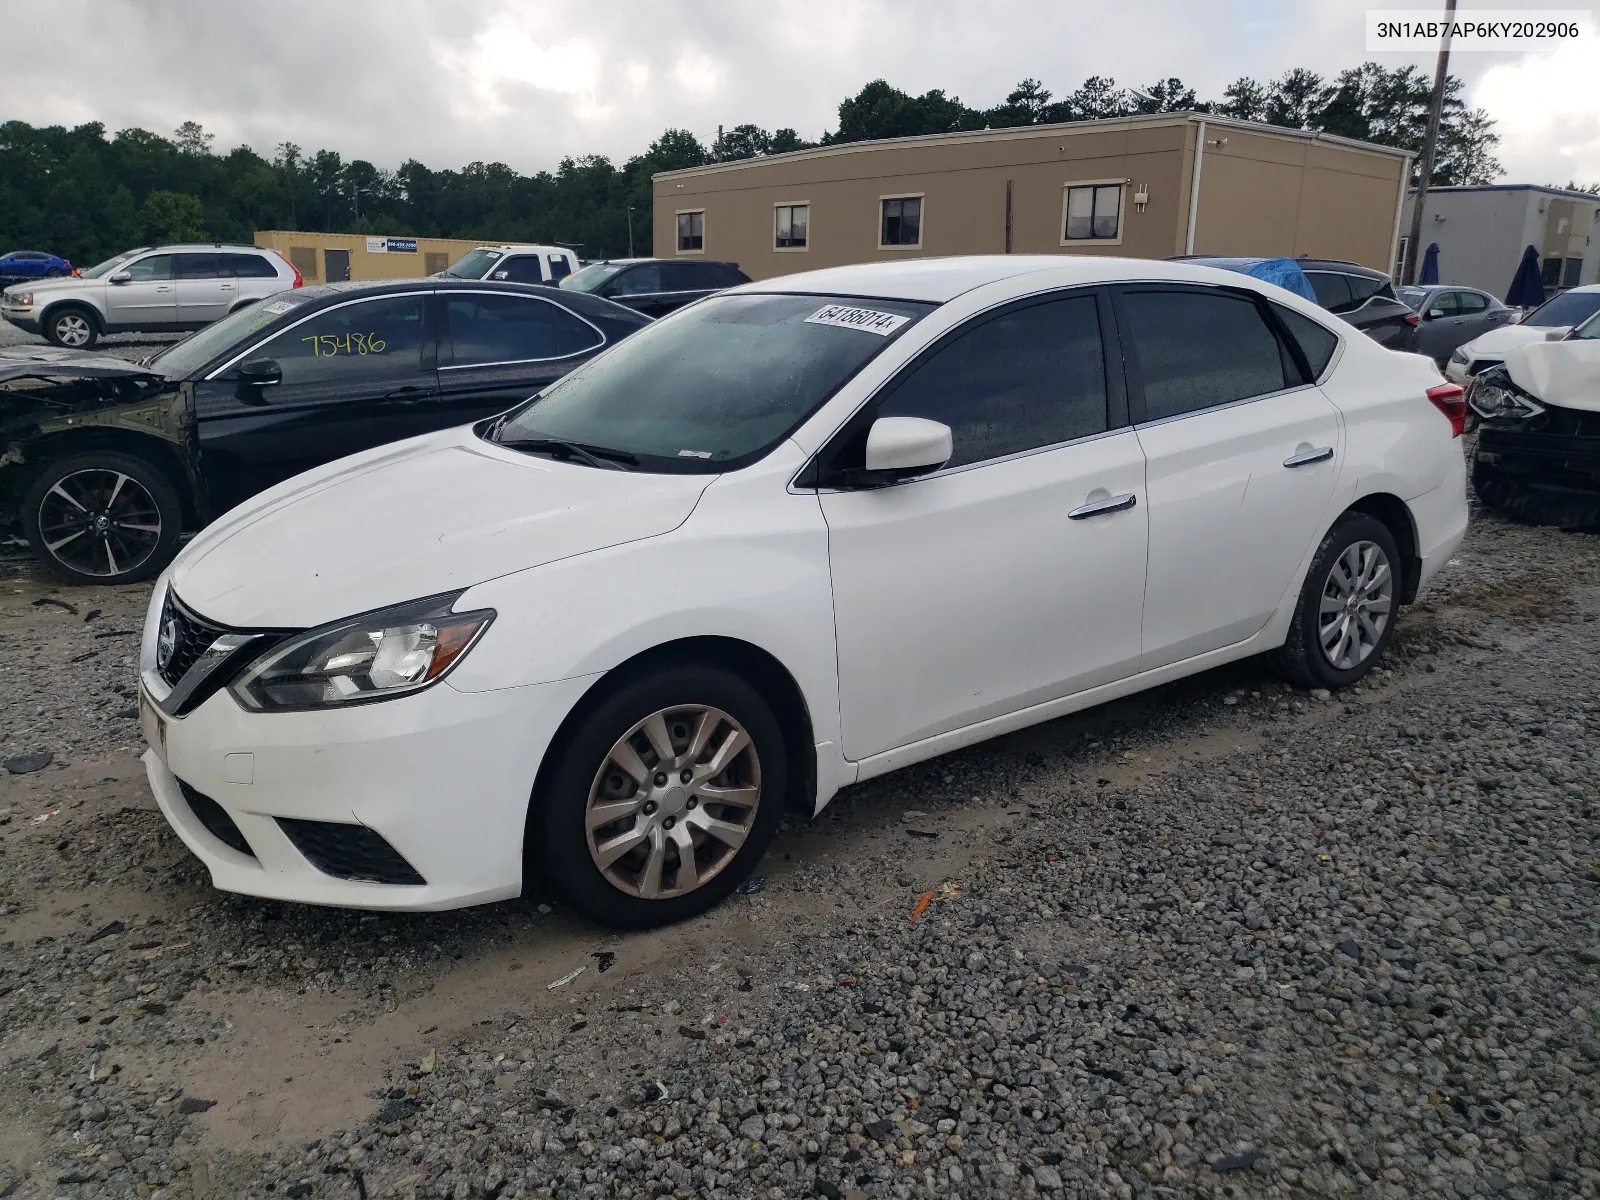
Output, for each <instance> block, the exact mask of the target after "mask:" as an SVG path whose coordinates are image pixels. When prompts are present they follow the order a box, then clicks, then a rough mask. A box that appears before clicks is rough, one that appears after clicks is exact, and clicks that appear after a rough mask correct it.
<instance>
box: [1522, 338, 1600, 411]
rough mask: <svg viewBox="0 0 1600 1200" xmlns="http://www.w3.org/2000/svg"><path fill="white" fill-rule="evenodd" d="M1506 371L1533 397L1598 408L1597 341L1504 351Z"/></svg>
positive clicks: (1599, 346) (1599, 365)
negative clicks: (1505, 353) (1507, 352)
mask: <svg viewBox="0 0 1600 1200" xmlns="http://www.w3.org/2000/svg"><path fill="white" fill-rule="evenodd" d="M1506 371H1507V373H1508V374H1510V376H1511V381H1512V382H1513V383H1515V384H1516V385H1517V386H1518V387H1519V388H1521V389H1522V390H1523V391H1525V392H1527V393H1528V395H1530V396H1532V397H1534V398H1535V399H1536V400H1541V401H1543V402H1544V403H1546V404H1554V405H1557V406H1559V407H1561V408H1581V409H1583V410H1585V411H1586V412H1600V341H1590V340H1588V339H1585V340H1583V341H1578V342H1536V343H1534V344H1533V345H1531V346H1523V347H1522V348H1521V349H1519V350H1514V351H1512V352H1511V353H1510V354H1508V355H1506Z"/></svg>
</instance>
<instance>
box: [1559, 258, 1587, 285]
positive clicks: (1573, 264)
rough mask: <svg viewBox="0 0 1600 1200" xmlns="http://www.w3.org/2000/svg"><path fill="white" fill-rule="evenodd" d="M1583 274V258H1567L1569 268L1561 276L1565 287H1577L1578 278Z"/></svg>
mask: <svg viewBox="0 0 1600 1200" xmlns="http://www.w3.org/2000/svg"><path fill="white" fill-rule="evenodd" d="M1582 274H1583V259H1581V258H1569V259H1567V269H1566V271H1565V273H1563V274H1562V276H1561V286H1562V287H1564V288H1575V287H1577V286H1578V279H1579V277H1580V276H1581V275H1582Z"/></svg>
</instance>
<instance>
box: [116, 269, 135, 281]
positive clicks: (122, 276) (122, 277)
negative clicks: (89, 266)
mask: <svg viewBox="0 0 1600 1200" xmlns="http://www.w3.org/2000/svg"><path fill="white" fill-rule="evenodd" d="M132 278H133V272H132V271H118V272H116V273H115V274H113V275H112V276H111V282H112V283H127V282H128V281H129V280H131V279H132Z"/></svg>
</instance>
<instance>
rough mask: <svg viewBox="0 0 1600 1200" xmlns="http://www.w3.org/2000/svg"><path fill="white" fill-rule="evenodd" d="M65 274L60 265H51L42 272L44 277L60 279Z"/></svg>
mask: <svg viewBox="0 0 1600 1200" xmlns="http://www.w3.org/2000/svg"><path fill="white" fill-rule="evenodd" d="M65 274H66V272H65V271H63V270H62V269H61V268H60V267H51V268H50V269H49V270H48V271H46V272H45V273H44V277H45V278H46V279H60V278H61V277H62V276H63V275H65Z"/></svg>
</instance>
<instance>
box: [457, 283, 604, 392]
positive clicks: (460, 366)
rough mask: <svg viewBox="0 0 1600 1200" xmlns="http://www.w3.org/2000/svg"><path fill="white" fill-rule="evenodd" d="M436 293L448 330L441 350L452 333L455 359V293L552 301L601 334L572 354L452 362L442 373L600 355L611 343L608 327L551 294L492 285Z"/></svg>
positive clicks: (543, 301) (546, 302) (541, 301)
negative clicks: (452, 319)
mask: <svg viewBox="0 0 1600 1200" xmlns="http://www.w3.org/2000/svg"><path fill="white" fill-rule="evenodd" d="M432 294H433V295H435V296H438V297H439V298H440V308H441V309H442V310H443V311H442V312H441V313H440V316H441V317H443V318H444V329H443V330H441V331H440V335H439V338H438V342H439V346H440V349H443V348H444V335H445V334H447V333H448V334H449V336H450V356H451V357H452V358H454V357H455V353H456V339H455V334H454V332H452V331H451V329H450V312H449V305H450V297H451V296H513V297H515V298H516V299H518V300H533V301H535V302H536V303H539V304H548V305H550V307H551V308H559V309H560V310H561V311H562V312H564V313H567V314H569V315H570V316H574V317H576V318H577V319H578V320H580V321H582V322H583V323H584V324H585V325H587V326H588V327H589V328H590V329H592V330H594V331H595V332H596V333H598V334H599V335H600V341H599V343H598V344H597V345H594V346H589V347H588V348H586V349H583V350H574V351H573V352H572V353H571V354H555V355H551V356H550V357H548V358H507V359H502V360H500V361H497V362H486V363H451V364H450V365H449V366H448V367H446V366H440V367H439V371H440V373H441V374H442V373H443V372H445V371H476V370H481V369H483V368H485V367H515V366H519V365H521V364H523V363H548V362H561V361H562V360H563V359H568V358H578V357H580V356H582V355H585V354H598V353H600V351H602V350H604V349H605V348H606V347H607V346H608V345H610V344H611V339H610V338H608V337H607V336H606V331H605V330H604V329H601V328H600V326H598V325H596V324H595V323H594V322H593V321H591V320H589V318H588V317H586V316H584V315H583V314H582V313H580V312H576V311H574V310H573V309H570V308H568V307H567V306H566V305H565V304H557V303H556V302H555V301H554V300H551V299H550V298H549V297H548V296H530V295H528V294H527V293H526V292H497V291H494V290H493V289H492V288H450V289H449V290H448V291H444V292H434V293H432Z"/></svg>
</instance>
